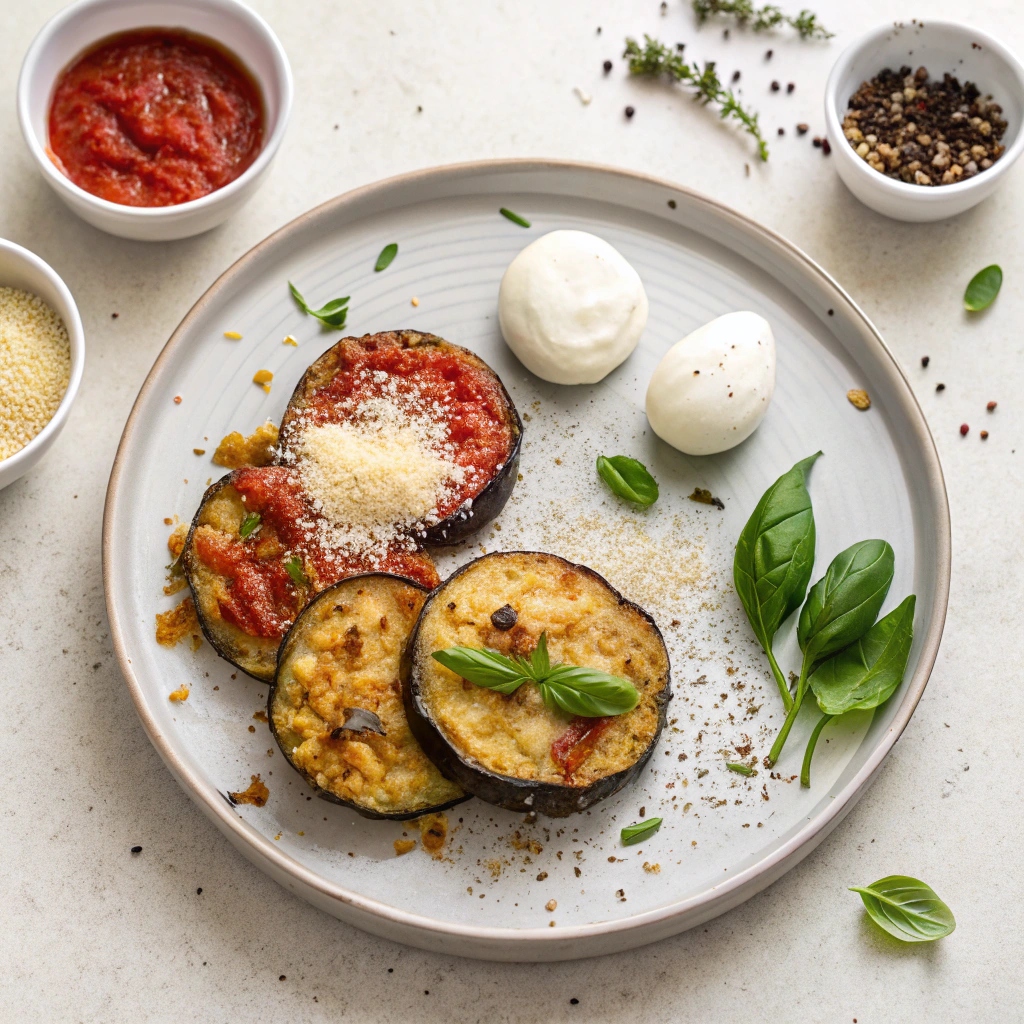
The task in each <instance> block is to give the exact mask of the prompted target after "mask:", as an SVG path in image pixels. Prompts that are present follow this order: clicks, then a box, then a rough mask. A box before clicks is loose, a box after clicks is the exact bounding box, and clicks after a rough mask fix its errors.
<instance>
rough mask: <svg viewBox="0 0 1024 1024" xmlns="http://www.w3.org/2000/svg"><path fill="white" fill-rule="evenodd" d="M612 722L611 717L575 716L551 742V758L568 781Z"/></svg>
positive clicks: (595, 746)
mask: <svg viewBox="0 0 1024 1024" xmlns="http://www.w3.org/2000/svg"><path fill="white" fill-rule="evenodd" d="M611 724H612V720H611V719H610V718H574V719H573V720H572V721H571V722H570V723H569V728H568V729H566V730H565V732H563V733H562V735H561V736H559V737H558V739H556V740H555V742H554V743H552V744H551V759H552V760H553V761H554V762H555V764H557V765H558V767H559V768H561V769H562V774H563V775H564V776H565V780H566V782H569V783H571V782H572V777H573V774H574V773H575V772H576V771H577V770H578V769H579V768H580V766H581V765H582V764H583V762H584V761H586V759H587V758H588V757H590V755H591V754H592V753H593V752H594V751H595V750H596V749H597V744H598V741H599V740H600V739H601V735H602V734H603V733H604V731H605V730H606V729H607V728H608V726H609V725H611Z"/></svg>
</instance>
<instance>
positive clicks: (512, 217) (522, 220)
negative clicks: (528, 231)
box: [498, 206, 530, 228]
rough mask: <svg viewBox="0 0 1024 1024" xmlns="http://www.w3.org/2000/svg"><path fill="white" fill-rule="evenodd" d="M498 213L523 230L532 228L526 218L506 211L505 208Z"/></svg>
mask: <svg viewBox="0 0 1024 1024" xmlns="http://www.w3.org/2000/svg"><path fill="white" fill-rule="evenodd" d="M498 213H500V214H501V215H502V217H507V218H508V219H509V220H510V221H512V223H513V224H518V225H519V226H520V227H521V228H528V227H529V226H530V222H529V221H528V220H527V219H526V218H525V217H520V216H519V214H518V213H513V212H512V211H511V210H506V209H505V207H504V206H503V207H502V208H501V209H500V210H498Z"/></svg>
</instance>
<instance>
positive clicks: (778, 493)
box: [733, 452, 821, 711]
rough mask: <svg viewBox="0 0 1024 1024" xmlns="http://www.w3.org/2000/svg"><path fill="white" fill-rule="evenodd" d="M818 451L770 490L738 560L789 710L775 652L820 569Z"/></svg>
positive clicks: (738, 574) (747, 602) (750, 610)
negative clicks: (810, 477) (815, 496)
mask: <svg viewBox="0 0 1024 1024" xmlns="http://www.w3.org/2000/svg"><path fill="white" fill-rule="evenodd" d="M820 455H821V452H816V453H815V454H814V455H812V456H810V457H809V458H806V459H804V460H803V461H801V462H798V463H797V464H796V465H795V466H794V467H793V468H792V469H791V470H789V471H788V472H786V473H783V474H782V476H780V477H779V479H778V480H776V481H775V483H773V484H772V485H771V487H769V488H768V490H767V491H765V493H764V495H763V496H762V497H761V500H760V501H759V502H758V503H757V507H756V508H755V509H754V511H753V513H752V514H751V516H750V518H749V519H748V520H747V524H746V526H744V527H743V532H742V533H741V534H740V537H739V540H738V541H737V542H736V555H735V558H734V559H733V580H734V581H735V585H736V593H737V594H738V595H739V598H740V601H741V603H742V604H743V610H744V611H745V612H746V613H747V618H748V619H749V620H750V625H751V628H752V629H753V630H754V635H755V636H756V637H757V640H758V642H759V643H760V644H761V647H762V648H764V651H765V653H766V654H767V655H768V661H769V663H770V664H771V669H772V675H774V676H775V681H776V683H777V684H778V687H779V693H780V694H781V695H782V700H783V703H784V704H785V706H786V710H787V711H788V710H789V708H790V707H792V704H793V698H792V696H791V695H790V692H789V685H788V683H787V682H786V679H785V676H784V675H783V674H782V669H780V668H779V666H778V663H777V662H776V660H775V654H774V653H773V651H772V642H773V640H774V638H775V634H776V633H777V632H778V631H779V627H780V626H781V625H782V623H783V622H785V621H786V619H788V618H789V616H790V615H792V613H793V612H795V611H796V609H797V608H799V607H800V605H801V603H802V602H803V599H804V595H805V594H806V593H807V584H808V583H810V581H811V571H812V570H813V568H814V511H813V509H812V507H811V496H810V494H809V493H808V491H807V471H808V470H809V469H810V468H811V466H812V465H813V464H814V462H815V460H816V459H817V458H818V457H819V456H820Z"/></svg>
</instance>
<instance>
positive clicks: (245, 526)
mask: <svg viewBox="0 0 1024 1024" xmlns="http://www.w3.org/2000/svg"><path fill="white" fill-rule="evenodd" d="M260 519H261V517H260V514H259V512H247V513H246V514H245V518H244V519H243V520H242V525H241V526H239V528H238V536H239V537H241V538H242V540H246V539H247V538H248V537H250V536H251V535H252V534H254V533H255V532H256V531H257V530H258V529H259V526H260Z"/></svg>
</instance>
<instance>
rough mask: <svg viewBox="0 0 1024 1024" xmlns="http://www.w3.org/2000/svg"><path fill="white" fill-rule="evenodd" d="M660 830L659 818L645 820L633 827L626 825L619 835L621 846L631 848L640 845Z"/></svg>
mask: <svg viewBox="0 0 1024 1024" xmlns="http://www.w3.org/2000/svg"><path fill="white" fill-rule="evenodd" d="M659 828H661V818H646V819H645V820H644V821H638V822H636V823H635V824H633V825H627V826H626V827H625V828H624V829H623V830H622V832H621V833H620V835H621V836H622V845H623V846H633V845H634V844H635V843H642V842H643V841H644V840H645V839H647V838H648V836H653V835H654V833H655V832H657V831H658V829H659Z"/></svg>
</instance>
